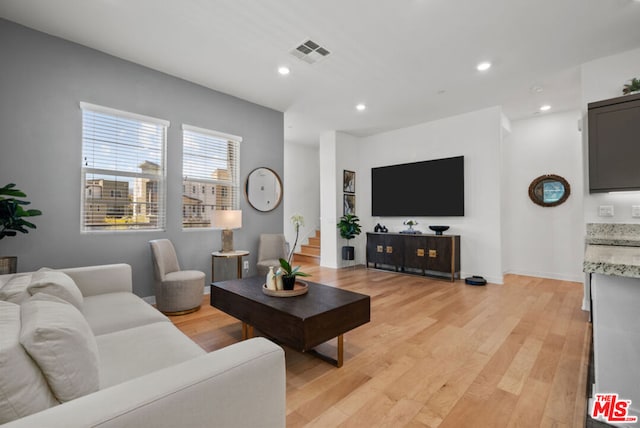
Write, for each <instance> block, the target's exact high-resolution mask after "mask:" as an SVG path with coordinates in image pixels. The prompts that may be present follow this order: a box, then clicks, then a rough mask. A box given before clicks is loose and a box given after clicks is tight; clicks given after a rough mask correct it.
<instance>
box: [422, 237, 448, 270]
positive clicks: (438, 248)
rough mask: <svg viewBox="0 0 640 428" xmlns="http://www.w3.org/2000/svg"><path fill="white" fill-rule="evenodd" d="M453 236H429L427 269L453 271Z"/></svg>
mask: <svg viewBox="0 0 640 428" xmlns="http://www.w3.org/2000/svg"><path fill="white" fill-rule="evenodd" d="M451 249H452V242H451V238H450V237H448V236H446V237H442V238H440V237H435V236H429V237H428V238H427V270H433V271H438V272H451Z"/></svg>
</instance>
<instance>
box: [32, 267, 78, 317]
mask: <svg viewBox="0 0 640 428" xmlns="http://www.w3.org/2000/svg"><path fill="white" fill-rule="evenodd" d="M27 291H28V292H29V295H31V296H33V295H34V294H36V293H47V294H51V295H52V296H56V297H59V298H61V299H62V300H66V301H67V302H69V303H71V304H72V305H73V306H75V307H76V308H78V310H80V311H82V302H83V301H84V299H83V297H82V293H81V292H80V289H79V288H78V286H77V285H76V283H75V282H73V279H71V277H70V276H69V275H67V274H66V273H63V272H58V271H54V270H39V271H38V272H35V273H34V274H33V276H32V277H31V283H30V284H29V286H28V287H27Z"/></svg>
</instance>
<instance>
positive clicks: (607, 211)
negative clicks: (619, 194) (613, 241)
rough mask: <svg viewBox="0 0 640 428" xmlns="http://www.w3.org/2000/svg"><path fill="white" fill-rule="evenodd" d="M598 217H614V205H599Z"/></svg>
mask: <svg viewBox="0 0 640 428" xmlns="http://www.w3.org/2000/svg"><path fill="white" fill-rule="evenodd" d="M598 217H613V205H600V206H599V207H598Z"/></svg>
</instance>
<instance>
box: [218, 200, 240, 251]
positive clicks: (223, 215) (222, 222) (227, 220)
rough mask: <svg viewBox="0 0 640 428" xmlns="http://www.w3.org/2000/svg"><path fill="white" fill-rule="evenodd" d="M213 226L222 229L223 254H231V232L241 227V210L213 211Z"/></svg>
mask: <svg viewBox="0 0 640 428" xmlns="http://www.w3.org/2000/svg"><path fill="white" fill-rule="evenodd" d="M212 219H213V226H214V227H216V228H218V229H222V250H220V251H221V252H223V253H231V252H233V231H232V230H231V229H239V228H241V227H242V211H241V210H214V211H213V216H212Z"/></svg>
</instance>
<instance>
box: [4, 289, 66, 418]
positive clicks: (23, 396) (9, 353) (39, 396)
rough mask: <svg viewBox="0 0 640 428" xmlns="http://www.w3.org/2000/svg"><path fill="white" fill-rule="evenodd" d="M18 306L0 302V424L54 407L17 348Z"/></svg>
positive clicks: (41, 381)
mask: <svg viewBox="0 0 640 428" xmlns="http://www.w3.org/2000/svg"><path fill="white" fill-rule="evenodd" d="M20 324H21V323H20V306H19V305H17V304H15V303H10V302H2V301H0V424H3V423H6V422H9V421H12V420H14V419H18V418H22V417H24V416H27V415H30V414H32V413H36V412H39V411H41V410H44V409H48V408H49V407H51V406H55V405H56V404H58V401H57V400H56V399H55V397H54V396H53V393H52V392H51V390H50V389H49V385H48V384H47V381H46V380H45V378H44V376H43V375H42V372H41V371H40V369H39V368H38V366H37V365H36V364H35V363H34V362H33V360H32V359H31V357H29V355H28V354H27V353H26V351H25V350H24V348H23V347H22V345H21V344H20V340H19V337H20Z"/></svg>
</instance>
